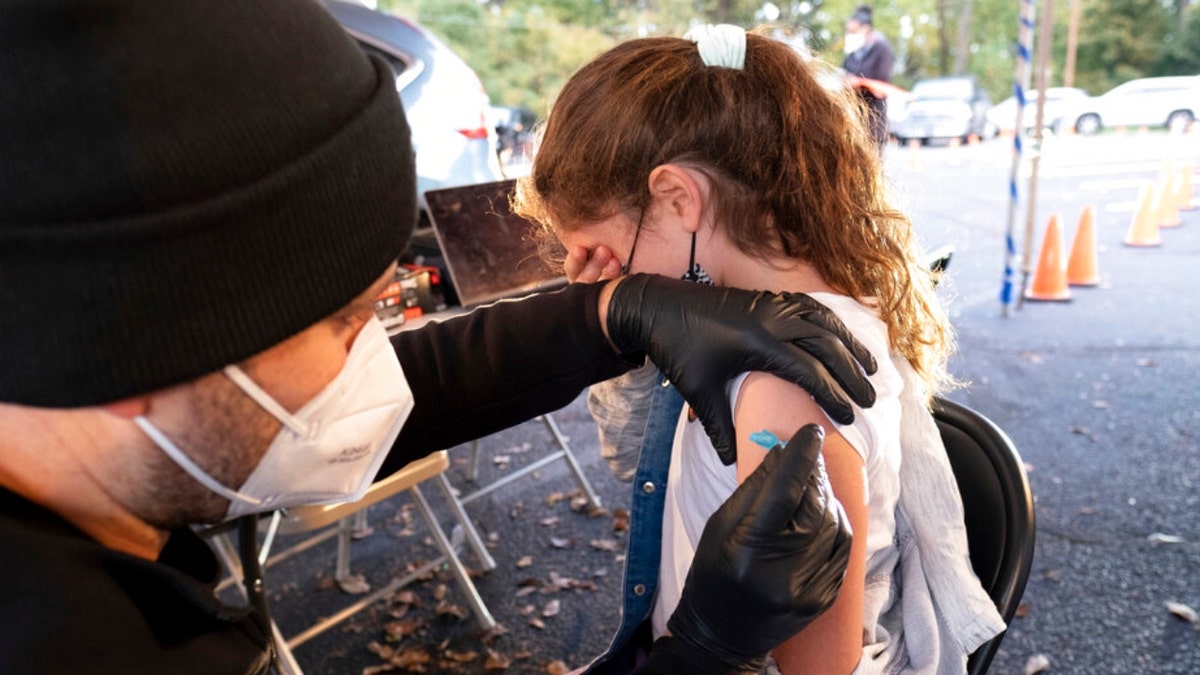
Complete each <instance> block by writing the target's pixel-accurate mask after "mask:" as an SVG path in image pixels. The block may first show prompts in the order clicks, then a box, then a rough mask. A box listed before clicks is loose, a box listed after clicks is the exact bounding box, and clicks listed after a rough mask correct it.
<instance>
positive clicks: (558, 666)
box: [546, 661, 571, 675]
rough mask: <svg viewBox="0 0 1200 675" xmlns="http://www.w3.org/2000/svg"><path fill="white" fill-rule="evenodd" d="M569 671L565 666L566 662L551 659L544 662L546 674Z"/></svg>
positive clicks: (552, 674) (557, 674)
mask: <svg viewBox="0 0 1200 675" xmlns="http://www.w3.org/2000/svg"><path fill="white" fill-rule="evenodd" d="M569 672H571V669H570V668H567V664H565V663H563V662H562V661H551V662H550V663H547V664H546V675H567V673H569Z"/></svg>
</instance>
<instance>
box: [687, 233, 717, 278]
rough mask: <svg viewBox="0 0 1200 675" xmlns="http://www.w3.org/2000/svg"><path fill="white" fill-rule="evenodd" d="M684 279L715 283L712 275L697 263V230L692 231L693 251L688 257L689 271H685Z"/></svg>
mask: <svg viewBox="0 0 1200 675" xmlns="http://www.w3.org/2000/svg"><path fill="white" fill-rule="evenodd" d="M682 279H683V280H684V281H694V282H696V283H698V284H705V285H707V286H712V285H713V280H712V277H710V276H708V272H705V271H704V268H703V267H701V266H699V265H697V264H696V233H695V232H693V233H692V253H691V255H690V256H689V257H688V268H687V272H684V273H683V277H682Z"/></svg>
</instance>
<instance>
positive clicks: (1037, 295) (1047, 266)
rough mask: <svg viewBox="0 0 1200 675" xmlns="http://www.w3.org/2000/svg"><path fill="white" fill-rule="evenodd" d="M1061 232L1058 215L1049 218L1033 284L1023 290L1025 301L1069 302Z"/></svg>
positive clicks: (1069, 292) (1069, 295) (1069, 293)
mask: <svg viewBox="0 0 1200 675" xmlns="http://www.w3.org/2000/svg"><path fill="white" fill-rule="evenodd" d="M1062 251H1063V240H1062V232H1060V231H1059V228H1058V214H1057V213H1055V214H1052V215H1051V216H1050V222H1049V223H1047V224H1046V239H1045V240H1044V241H1043V242H1042V254H1041V257H1040V258H1038V266H1037V271H1036V272H1035V273H1034V275H1033V283H1031V284H1030V285H1029V288H1027V289H1025V299H1026V300H1046V301H1050V300H1057V301H1063V300H1070V299H1071V290H1070V289H1069V288H1067V268H1066V265H1064V264H1063V254H1062Z"/></svg>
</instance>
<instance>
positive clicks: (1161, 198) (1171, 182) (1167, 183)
mask: <svg viewBox="0 0 1200 675" xmlns="http://www.w3.org/2000/svg"><path fill="white" fill-rule="evenodd" d="M1179 179H1180V175H1179V174H1178V173H1176V172H1175V171H1172V170H1171V169H1166V170H1165V171H1164V172H1163V174H1162V175H1161V176H1160V177H1159V182H1158V226H1159V227H1167V228H1171V227H1179V226H1180V224H1181V223H1182V221H1180V220H1179V207H1178V203H1179V201H1178V199H1179V198H1178V197H1177V196H1176V195H1177V194H1178V192H1179V189H1178V188H1177V187H1175V184H1176V183H1177V182H1178V181H1179Z"/></svg>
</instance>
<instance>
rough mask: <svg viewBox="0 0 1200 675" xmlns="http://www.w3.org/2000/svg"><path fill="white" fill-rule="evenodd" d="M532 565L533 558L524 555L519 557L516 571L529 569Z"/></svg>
mask: <svg viewBox="0 0 1200 675" xmlns="http://www.w3.org/2000/svg"><path fill="white" fill-rule="evenodd" d="M532 564H533V556H531V555H524V556H521V559H520V560H518V561H517V569H525V568H526V567H529V566H530V565H532Z"/></svg>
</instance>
